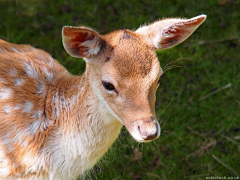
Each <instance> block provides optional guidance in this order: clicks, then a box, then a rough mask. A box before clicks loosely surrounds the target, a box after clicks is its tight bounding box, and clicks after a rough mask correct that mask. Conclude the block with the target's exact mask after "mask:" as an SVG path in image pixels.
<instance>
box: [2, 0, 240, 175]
mask: <svg viewBox="0 0 240 180" xmlns="http://www.w3.org/2000/svg"><path fill="white" fill-rule="evenodd" d="M0 7H1V11H0V22H1V23H0V38H2V39H4V40H7V41H10V42H12V43H18V44H31V45H33V46H35V47H38V48H41V49H44V50H46V51H47V52H49V53H50V54H51V55H52V56H53V57H54V58H56V59H58V60H59V61H60V62H61V64H62V65H64V66H65V67H67V68H68V69H69V71H70V72H72V73H74V74H79V72H80V73H82V72H83V71H84V67H85V64H84V62H83V60H81V59H75V58H72V57H70V56H69V55H68V54H67V53H66V52H65V51H64V49H63V47H62V43H61V28H62V26H64V25H74V26H78V25H85V26H90V27H92V28H94V29H96V30H97V31H98V32H99V33H101V34H104V33H107V32H109V31H112V30H115V29H119V28H121V29H122V28H129V29H137V28H138V27H139V25H141V24H145V23H149V22H152V21H155V20H158V19H161V18H162V17H187V18H191V17H194V16H197V15H200V14H207V15H208V18H207V20H206V22H205V23H204V24H203V25H202V26H200V28H199V29H198V30H197V31H196V32H194V34H193V35H192V36H191V37H190V38H189V39H188V40H186V41H185V42H184V43H182V44H181V45H179V46H177V47H175V48H173V49H169V50H159V51H157V54H158V56H159V60H160V62H161V66H162V67H165V66H166V65H167V64H168V63H169V62H171V61H175V60H178V59H185V60H180V61H178V62H177V63H176V65H178V66H182V67H180V68H173V69H171V70H169V71H166V73H165V76H164V77H163V78H162V79H161V85H160V88H159V90H158V92H157V103H156V112H157V115H158V116H159V121H161V126H162V135H161V137H160V139H158V140H156V141H154V142H151V143H148V144H138V143H136V142H134V141H133V140H132V138H131V137H130V135H129V134H128V132H127V131H126V130H125V129H123V131H122V133H121V135H120V137H119V139H118V140H117V142H116V143H115V144H114V145H113V147H112V148H111V150H110V151H109V152H108V153H107V155H106V156H105V157H104V158H103V160H102V161H101V162H100V163H99V164H98V166H96V167H95V168H94V169H93V170H92V172H91V173H90V174H91V175H90V177H91V178H92V179H106V180H108V179H112V180H118V179H119V180H120V179H129V180H130V179H133V180H134V179H135V180H145V179H150V180H154V179H205V178H206V177H208V176H215V177H216V176H219V177H221V176H222V177H223V176H226V177H236V176H237V175H238V176H240V87H239V86H240V48H239V45H240V21H239V19H240V1H239V0H194V1H193V0H168V1H164V0H155V1H150V0H149V1H146V0H122V1H110V0H92V1H87V0H86V1H83V0H82V1H81V0H58V1H49V0H15V1H13V0H0Z"/></svg>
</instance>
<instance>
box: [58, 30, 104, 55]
mask: <svg viewBox="0 0 240 180" xmlns="http://www.w3.org/2000/svg"><path fill="white" fill-rule="evenodd" d="M62 41H63V46H64V48H65V50H66V51H67V53H68V54H70V55H71V56H73V57H76V58H90V57H92V56H96V55H97V54H98V53H99V51H100V49H101V43H100V41H101V38H100V36H99V34H98V33H97V32H96V31H94V30H92V29H90V28H86V27H72V26H64V27H63V29H62Z"/></svg>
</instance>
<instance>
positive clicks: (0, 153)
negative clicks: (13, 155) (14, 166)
mask: <svg viewBox="0 0 240 180" xmlns="http://www.w3.org/2000/svg"><path fill="white" fill-rule="evenodd" d="M9 174H10V168H9V160H8V158H6V154H5V152H4V150H3V147H2V145H1V144H0V177H1V178H3V179H5V178H6V177H7V176H8V175H9Z"/></svg>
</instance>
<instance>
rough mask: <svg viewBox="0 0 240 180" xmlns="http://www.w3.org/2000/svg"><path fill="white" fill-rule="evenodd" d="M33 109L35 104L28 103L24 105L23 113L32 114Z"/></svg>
mask: <svg viewBox="0 0 240 180" xmlns="http://www.w3.org/2000/svg"><path fill="white" fill-rule="evenodd" d="M32 108H33V103H31V102H29V101H27V102H25V103H24V105H23V112H24V113H30V112H31V110H32Z"/></svg>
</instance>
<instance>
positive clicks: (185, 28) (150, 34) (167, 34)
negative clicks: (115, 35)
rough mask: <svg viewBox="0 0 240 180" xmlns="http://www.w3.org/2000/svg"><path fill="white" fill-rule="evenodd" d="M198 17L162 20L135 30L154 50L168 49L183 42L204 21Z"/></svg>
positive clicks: (203, 17)
mask: <svg viewBox="0 0 240 180" xmlns="http://www.w3.org/2000/svg"><path fill="white" fill-rule="evenodd" d="M206 17H207V16H206V15H200V16H197V17H194V18H191V19H173V18H172V19H164V20H160V21H157V22H155V23H153V24H150V25H148V26H143V27H140V28H138V29H137V30H136V33H139V34H141V35H143V36H144V38H145V39H146V42H147V43H148V44H149V45H150V46H152V47H155V48H156V49H168V48H171V47H174V46H176V45H178V44H180V43H181V42H183V41H185V40H186V39H187V38H188V37H189V36H190V35H191V34H192V33H193V32H194V31H195V30H196V29H197V28H198V27H199V26H200V25H201V24H202V23H203V22H204V21H205V19H206Z"/></svg>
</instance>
